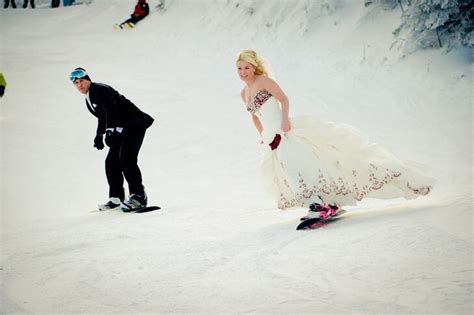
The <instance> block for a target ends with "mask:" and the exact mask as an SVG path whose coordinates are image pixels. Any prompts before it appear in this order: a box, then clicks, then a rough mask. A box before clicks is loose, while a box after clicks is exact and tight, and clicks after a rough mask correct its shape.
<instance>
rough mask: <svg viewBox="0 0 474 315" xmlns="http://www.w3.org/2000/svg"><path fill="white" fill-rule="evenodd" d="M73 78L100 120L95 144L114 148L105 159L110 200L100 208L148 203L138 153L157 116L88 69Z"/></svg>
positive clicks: (127, 207) (129, 207) (75, 72)
mask: <svg viewBox="0 0 474 315" xmlns="http://www.w3.org/2000/svg"><path fill="white" fill-rule="evenodd" d="M69 79H70V80H71V82H73V83H74V85H75V87H76V88H77V90H78V91H79V92H80V93H82V94H84V95H85V96H86V105H87V109H88V110H89V111H90V112H91V113H92V115H94V116H96V117H97V119H98V125H97V132H96V136H95V138H94V147H95V148H97V149H98V150H102V149H103V148H104V140H103V139H104V135H105V143H106V144H107V145H108V146H109V147H110V149H109V153H108V154H107V158H106V159H105V173H106V175H107V181H108V183H109V201H108V202H107V203H106V204H104V205H100V206H99V210H108V209H117V208H119V207H120V208H121V209H122V210H123V211H131V210H133V209H137V208H141V207H144V206H146V204H147V196H146V194H145V189H144V187H143V184H142V174H141V172H140V169H139V167H138V164H137V163H138V153H139V151H140V147H141V145H142V143H143V139H144V137H145V132H146V129H147V128H148V127H150V126H151V125H152V124H153V118H152V117H151V116H149V115H148V114H146V113H144V112H142V111H141V110H140V109H138V107H137V106H135V104H133V103H132V102H131V101H130V100H128V99H127V98H125V97H124V96H123V95H121V94H119V93H118V92H117V91H116V90H114V89H113V88H112V87H110V86H108V85H106V84H102V83H96V82H92V81H91V79H90V77H89V75H88V74H87V72H86V70H84V69H83V68H76V69H74V70H73V71H72V72H71V74H70V77H69ZM124 177H125V179H126V180H127V182H128V188H129V192H130V196H129V198H128V200H125V192H124V188H123V184H124Z"/></svg>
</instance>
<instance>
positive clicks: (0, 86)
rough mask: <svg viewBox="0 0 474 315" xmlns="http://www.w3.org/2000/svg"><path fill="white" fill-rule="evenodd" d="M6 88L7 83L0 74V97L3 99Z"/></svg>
mask: <svg viewBox="0 0 474 315" xmlns="http://www.w3.org/2000/svg"><path fill="white" fill-rule="evenodd" d="M6 88H7V81H6V80H5V77H4V76H3V73H1V72H0V97H3V94H5V89H6Z"/></svg>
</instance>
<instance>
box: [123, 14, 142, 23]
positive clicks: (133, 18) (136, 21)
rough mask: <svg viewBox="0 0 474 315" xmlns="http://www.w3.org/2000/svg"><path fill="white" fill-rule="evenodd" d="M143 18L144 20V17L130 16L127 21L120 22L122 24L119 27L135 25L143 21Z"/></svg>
mask: <svg viewBox="0 0 474 315" xmlns="http://www.w3.org/2000/svg"><path fill="white" fill-rule="evenodd" d="M144 18H145V17H144V16H135V15H132V16H131V17H130V18H129V19H128V20H126V21H124V22H122V24H120V25H123V24H125V23H132V24H137V23H138V22H139V21H141V20H143V19H144Z"/></svg>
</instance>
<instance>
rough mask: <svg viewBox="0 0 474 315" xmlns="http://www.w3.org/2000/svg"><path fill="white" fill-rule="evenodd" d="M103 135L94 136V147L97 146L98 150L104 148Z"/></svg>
mask: <svg viewBox="0 0 474 315" xmlns="http://www.w3.org/2000/svg"><path fill="white" fill-rule="evenodd" d="M103 138H104V137H103V136H102V135H97V136H95V138H94V148H97V150H102V149H103V148H104V140H103Z"/></svg>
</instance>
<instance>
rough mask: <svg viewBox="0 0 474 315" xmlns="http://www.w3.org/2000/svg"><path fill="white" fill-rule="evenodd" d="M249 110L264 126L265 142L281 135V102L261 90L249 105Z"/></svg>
mask: <svg viewBox="0 0 474 315" xmlns="http://www.w3.org/2000/svg"><path fill="white" fill-rule="evenodd" d="M247 110H248V111H249V112H251V113H252V114H254V115H255V116H257V117H258V119H259V120H260V122H261V123H262V125H263V133H262V136H263V141H264V142H265V143H269V142H271V141H272V140H273V138H274V137H275V134H277V133H279V134H281V133H282V132H281V108H280V102H278V100H277V99H276V98H275V97H274V96H273V95H272V94H270V93H269V92H268V91H266V90H260V91H258V92H257V93H255V95H254V97H253V98H251V100H250V101H249V102H248V103H247Z"/></svg>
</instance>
